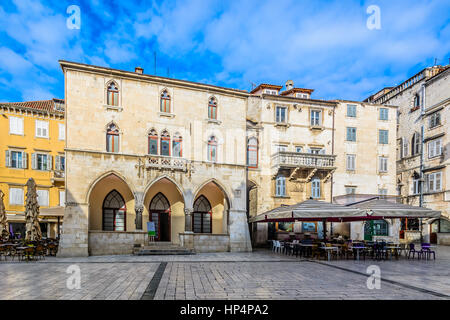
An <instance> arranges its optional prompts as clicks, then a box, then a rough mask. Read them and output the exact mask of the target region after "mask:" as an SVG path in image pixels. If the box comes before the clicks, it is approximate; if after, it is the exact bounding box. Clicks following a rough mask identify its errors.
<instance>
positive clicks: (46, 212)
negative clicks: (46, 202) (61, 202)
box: [39, 207, 64, 218]
mask: <svg viewBox="0 0 450 320" xmlns="http://www.w3.org/2000/svg"><path fill="white" fill-rule="evenodd" d="M39 217H44V218H50V217H56V218H58V217H60V218H61V217H64V207H50V208H40V209H39Z"/></svg>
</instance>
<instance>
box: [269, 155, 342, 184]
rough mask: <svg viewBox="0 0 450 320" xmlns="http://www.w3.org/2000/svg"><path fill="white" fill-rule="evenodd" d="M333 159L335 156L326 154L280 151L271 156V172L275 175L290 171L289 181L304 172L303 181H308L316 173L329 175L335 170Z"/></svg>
mask: <svg viewBox="0 0 450 320" xmlns="http://www.w3.org/2000/svg"><path fill="white" fill-rule="evenodd" d="M335 158H336V156H335V155H328V154H312V153H300V152H287V151H280V152H277V153H275V154H273V155H272V159H271V163H272V171H273V174H274V175H276V174H277V173H278V172H279V170H286V169H287V170H289V171H290V179H294V176H295V175H296V174H298V173H299V171H304V172H305V173H306V179H305V180H306V181H309V180H310V179H311V177H312V176H313V175H314V174H315V173H316V172H317V171H325V172H328V173H329V174H331V173H332V172H333V171H334V170H335V169H336V167H335ZM327 178H328V177H327Z"/></svg>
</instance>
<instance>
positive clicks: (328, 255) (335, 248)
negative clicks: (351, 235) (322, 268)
mask: <svg viewBox="0 0 450 320" xmlns="http://www.w3.org/2000/svg"><path fill="white" fill-rule="evenodd" d="M320 248H321V249H324V250H326V252H327V257H328V261H330V260H331V251H333V250H334V251H338V249H339V248H338V247H320Z"/></svg>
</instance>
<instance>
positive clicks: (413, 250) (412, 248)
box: [408, 243, 423, 259]
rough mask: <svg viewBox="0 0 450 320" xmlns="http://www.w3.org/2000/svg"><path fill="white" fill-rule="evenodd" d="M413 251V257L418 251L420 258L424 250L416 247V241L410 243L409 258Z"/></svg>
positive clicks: (418, 257)
mask: <svg viewBox="0 0 450 320" xmlns="http://www.w3.org/2000/svg"><path fill="white" fill-rule="evenodd" d="M411 253H412V254H413V259H414V257H415V255H416V253H417V259H420V258H421V256H422V253H423V252H422V251H417V250H416V248H415V247H414V243H410V244H409V252H408V259H409V257H410V256H411Z"/></svg>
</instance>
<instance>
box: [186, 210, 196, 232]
mask: <svg viewBox="0 0 450 320" xmlns="http://www.w3.org/2000/svg"><path fill="white" fill-rule="evenodd" d="M192 212H194V209H191V208H184V217H185V221H184V232H185V233H192Z"/></svg>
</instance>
